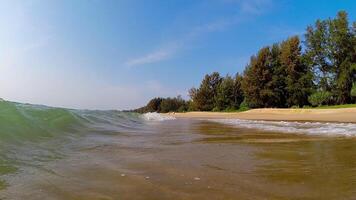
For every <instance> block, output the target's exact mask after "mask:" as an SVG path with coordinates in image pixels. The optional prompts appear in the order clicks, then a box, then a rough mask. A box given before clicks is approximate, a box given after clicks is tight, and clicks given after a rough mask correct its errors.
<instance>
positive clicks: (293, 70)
mask: <svg viewBox="0 0 356 200" xmlns="http://www.w3.org/2000/svg"><path fill="white" fill-rule="evenodd" d="M280 61H281V65H282V66H283V67H284V68H285V70H286V75H287V76H286V91H287V93H288V95H287V105H288V106H289V107H291V106H294V105H296V106H303V105H306V104H307V103H308V95H309V94H310V90H311V80H310V78H309V75H310V73H309V72H308V66H307V65H305V64H304V63H303V60H302V53H301V46H300V41H299V37H298V36H294V37H291V38H289V39H287V40H286V41H284V42H282V44H281V55H280Z"/></svg>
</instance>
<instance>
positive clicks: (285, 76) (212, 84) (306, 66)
mask: <svg viewBox="0 0 356 200" xmlns="http://www.w3.org/2000/svg"><path fill="white" fill-rule="evenodd" d="M301 44H304V46H303V47H304V48H303V49H305V51H302V45H301ZM355 82H356V22H353V24H352V25H350V24H349V21H348V17H347V13H346V12H344V11H340V12H339V13H338V14H337V16H336V17H335V18H334V19H331V18H330V19H327V20H317V21H316V22H315V24H314V25H311V26H308V27H307V30H306V34H305V41H304V42H300V39H299V37H297V36H293V37H289V38H288V39H287V40H285V41H283V42H281V43H276V44H273V45H272V46H267V47H264V48H262V49H260V50H259V51H258V53H257V54H256V55H254V56H252V57H251V59H250V62H249V64H248V65H247V67H246V68H245V71H244V74H243V76H241V75H239V74H236V76H235V77H231V76H229V75H227V76H226V77H221V76H220V74H219V73H218V72H214V73H212V74H207V75H206V76H205V77H204V79H203V80H202V82H201V83H200V86H199V87H198V88H192V89H191V90H190V91H189V96H190V97H191V99H190V101H188V102H187V101H184V100H182V99H181V98H180V97H176V98H166V99H164V98H155V99H152V100H151V101H150V102H149V103H148V104H147V106H145V107H143V108H140V109H137V110H136V111H138V112H155V111H156V112H171V111H173V112H176V111H179V112H184V111H229V112H230V111H242V110H248V109H249V108H261V107H292V108H301V107H303V108H304V107H308V106H309V105H310V104H311V105H313V106H320V105H323V104H328V105H331V104H350V103H352V102H356V86H355V84H354V85H353V83H355ZM312 91H318V92H315V93H313V94H312Z"/></svg>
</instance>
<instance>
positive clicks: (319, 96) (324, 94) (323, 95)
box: [308, 91, 332, 106]
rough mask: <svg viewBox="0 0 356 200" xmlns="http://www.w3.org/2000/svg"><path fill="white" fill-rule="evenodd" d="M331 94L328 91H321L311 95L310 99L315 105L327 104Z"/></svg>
mask: <svg viewBox="0 0 356 200" xmlns="http://www.w3.org/2000/svg"><path fill="white" fill-rule="evenodd" d="M331 96H332V95H331V93H330V92H328V91H319V92H315V93H313V94H312V95H310V96H309V98H308V100H309V102H310V103H311V104H312V105H313V106H321V105H324V104H327V103H328V102H329V101H330V98H331Z"/></svg>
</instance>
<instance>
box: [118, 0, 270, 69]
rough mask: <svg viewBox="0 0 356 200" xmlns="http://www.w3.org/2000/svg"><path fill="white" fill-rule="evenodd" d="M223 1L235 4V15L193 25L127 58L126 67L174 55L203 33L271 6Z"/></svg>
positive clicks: (254, 0) (251, 0)
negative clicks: (157, 44)
mask: <svg viewBox="0 0 356 200" xmlns="http://www.w3.org/2000/svg"><path fill="white" fill-rule="evenodd" d="M223 2H224V3H229V4H236V6H237V7H238V9H239V12H238V13H237V14H236V15H233V16H229V17H225V18H221V19H217V20H215V21H211V22H209V23H206V24H203V25H199V26H196V27H193V28H192V29H191V31H190V32H188V33H187V34H185V35H183V36H181V37H179V38H177V39H176V40H173V41H171V42H169V43H168V45H167V44H166V45H164V46H163V47H160V48H158V49H156V50H153V51H152V52H149V53H147V54H145V55H143V56H139V57H136V58H132V59H129V60H127V61H126V62H125V63H124V65H125V66H127V67H136V66H142V65H145V64H151V63H158V62H161V61H164V60H168V59H170V58H172V57H174V56H175V55H176V54H177V53H179V52H180V51H181V50H183V49H184V48H186V47H187V46H189V45H190V44H192V42H193V41H194V40H195V39H196V38H198V37H200V36H202V35H205V34H208V33H213V32H217V31H223V30H225V29H227V28H228V27H231V26H234V25H236V24H238V23H240V22H243V21H244V17H245V16H246V15H259V14H261V13H263V12H264V11H265V10H267V9H269V8H270V7H271V6H270V5H271V3H272V1H271V0H223Z"/></svg>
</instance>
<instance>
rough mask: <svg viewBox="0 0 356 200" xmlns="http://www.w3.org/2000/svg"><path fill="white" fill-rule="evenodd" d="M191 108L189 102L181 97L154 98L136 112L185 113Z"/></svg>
mask: <svg viewBox="0 0 356 200" xmlns="http://www.w3.org/2000/svg"><path fill="white" fill-rule="evenodd" d="M188 108H189V106H188V102H187V101H185V100H184V99H182V97H181V96H178V97H174V98H154V99H152V100H150V101H149V102H148V104H147V105H146V106H144V107H142V108H139V109H136V110H134V111H135V112H138V113H146V112H159V113H167V112H185V111H187V110H188Z"/></svg>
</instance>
